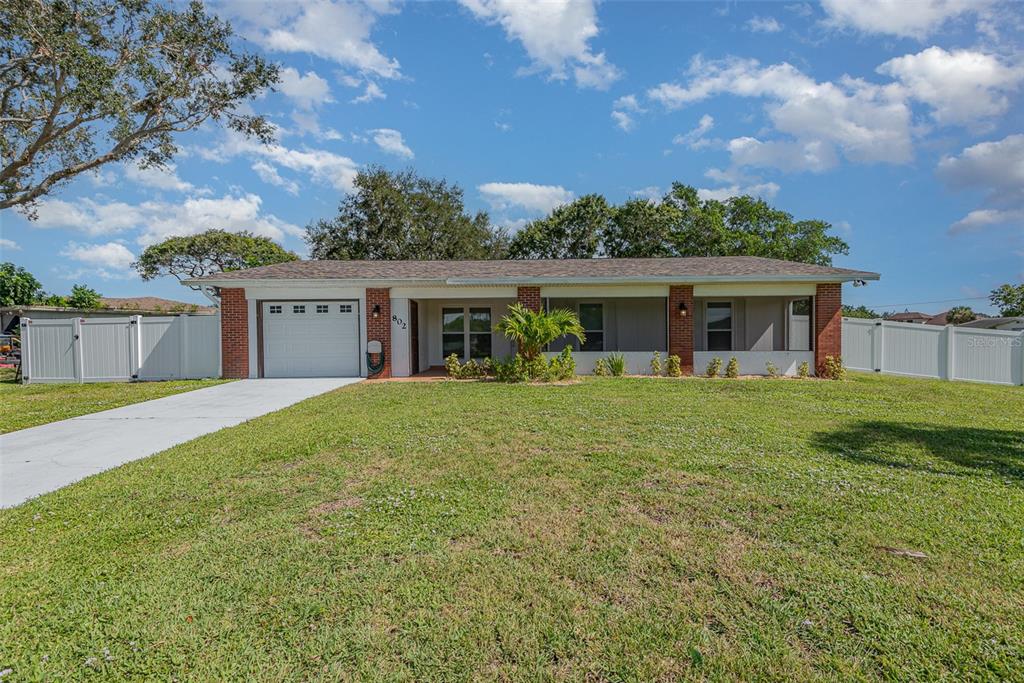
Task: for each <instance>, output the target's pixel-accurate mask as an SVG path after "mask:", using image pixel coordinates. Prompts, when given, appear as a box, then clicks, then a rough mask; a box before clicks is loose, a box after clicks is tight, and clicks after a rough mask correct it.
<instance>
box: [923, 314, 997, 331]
mask: <svg viewBox="0 0 1024 683" xmlns="http://www.w3.org/2000/svg"><path fill="white" fill-rule="evenodd" d="M947 313H949V311H943V312H942V313H936V314H935V315H933V316H931V317H930V318H928V320H926V321H925V323H924V324H925V325H948V324H949V321H947V320H946V314H947ZM974 315H976V316H977V320H973V321H971V322H978V320H984V319H985V318H987V317H988V316H987V315H985V314H984V313H975V314H974ZM961 327H962V325H961Z"/></svg>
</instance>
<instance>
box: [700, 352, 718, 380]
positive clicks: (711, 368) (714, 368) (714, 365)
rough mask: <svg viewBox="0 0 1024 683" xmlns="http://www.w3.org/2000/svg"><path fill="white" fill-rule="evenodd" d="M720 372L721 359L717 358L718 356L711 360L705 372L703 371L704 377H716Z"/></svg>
mask: <svg viewBox="0 0 1024 683" xmlns="http://www.w3.org/2000/svg"><path fill="white" fill-rule="evenodd" d="M721 372H722V359H721V358H719V357H718V356H715V357H714V358H712V359H711V362H710V363H708V368H707V370H705V371H704V375H705V376H706V377H718V375H719V373H721Z"/></svg>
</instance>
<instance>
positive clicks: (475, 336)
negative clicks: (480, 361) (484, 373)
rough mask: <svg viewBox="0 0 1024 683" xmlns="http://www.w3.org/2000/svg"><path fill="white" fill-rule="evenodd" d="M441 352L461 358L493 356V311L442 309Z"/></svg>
mask: <svg viewBox="0 0 1024 683" xmlns="http://www.w3.org/2000/svg"><path fill="white" fill-rule="evenodd" d="M441 352H442V354H443V356H444V357H445V358H447V357H448V356H450V355H452V354H453V353H454V354H455V355H457V356H459V357H460V358H488V357H490V355H491V309H489V308H470V309H465V308H443V309H441Z"/></svg>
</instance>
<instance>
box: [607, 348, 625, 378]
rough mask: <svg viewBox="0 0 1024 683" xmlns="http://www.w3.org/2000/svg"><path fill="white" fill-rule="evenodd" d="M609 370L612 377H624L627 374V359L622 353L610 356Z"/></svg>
mask: <svg viewBox="0 0 1024 683" xmlns="http://www.w3.org/2000/svg"><path fill="white" fill-rule="evenodd" d="M608 370H609V371H610V372H611V373H612V377H622V376H623V375H625V374H626V357H625V356H623V355H622V354H621V353H610V354H608Z"/></svg>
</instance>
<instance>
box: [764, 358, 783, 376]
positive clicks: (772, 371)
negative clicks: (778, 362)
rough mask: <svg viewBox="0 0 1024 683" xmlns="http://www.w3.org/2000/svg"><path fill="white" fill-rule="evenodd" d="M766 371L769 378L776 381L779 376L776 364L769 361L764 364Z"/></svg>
mask: <svg viewBox="0 0 1024 683" xmlns="http://www.w3.org/2000/svg"><path fill="white" fill-rule="evenodd" d="M764 369H765V372H767V373H768V376H769V377H771V378H772V379H775V378H776V377H778V376H779V369H778V368H777V367H776V366H775V363H773V362H771V361H768V362H767V363H765V364H764Z"/></svg>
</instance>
